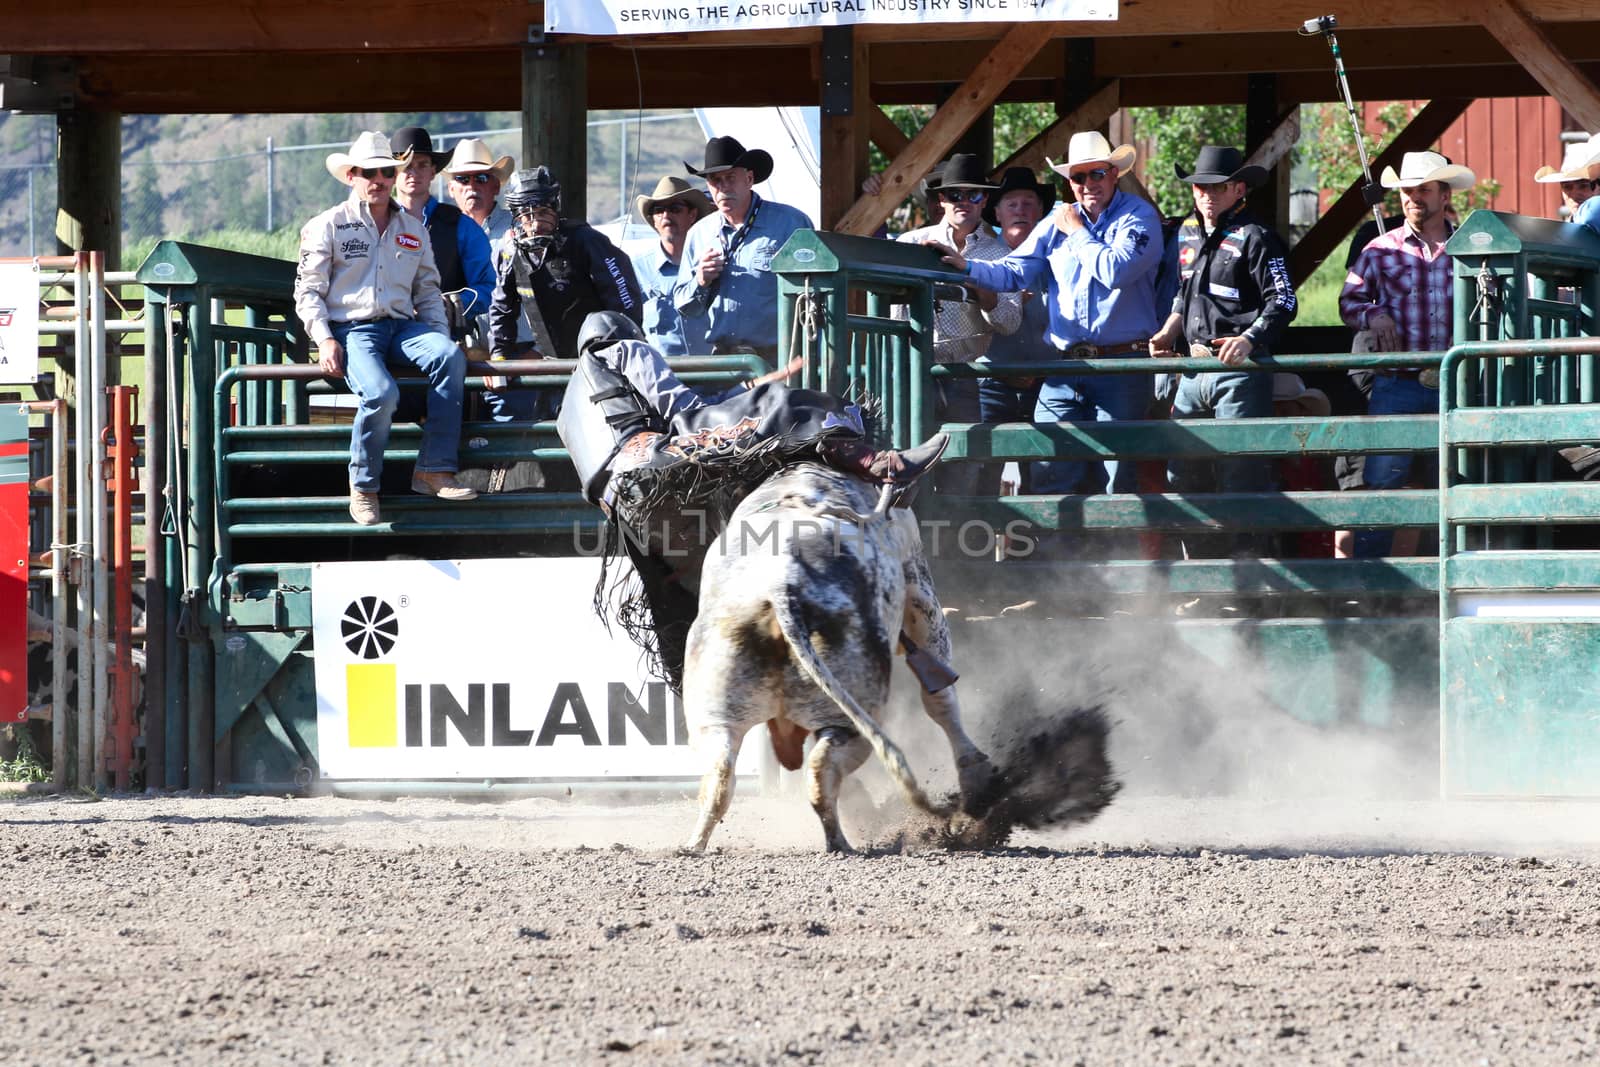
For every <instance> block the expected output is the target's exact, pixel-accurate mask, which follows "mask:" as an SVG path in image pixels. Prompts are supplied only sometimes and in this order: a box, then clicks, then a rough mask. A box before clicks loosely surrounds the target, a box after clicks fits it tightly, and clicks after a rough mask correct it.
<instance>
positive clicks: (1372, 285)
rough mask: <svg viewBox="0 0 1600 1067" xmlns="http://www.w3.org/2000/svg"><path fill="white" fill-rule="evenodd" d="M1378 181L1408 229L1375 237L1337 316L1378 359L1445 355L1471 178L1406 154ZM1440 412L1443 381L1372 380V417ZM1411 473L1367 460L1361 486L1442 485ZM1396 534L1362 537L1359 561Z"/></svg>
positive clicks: (1423, 469)
mask: <svg viewBox="0 0 1600 1067" xmlns="http://www.w3.org/2000/svg"><path fill="white" fill-rule="evenodd" d="M1379 180H1380V181H1381V182H1382V183H1383V186H1384V188H1386V189H1398V190H1400V208H1401V211H1402V212H1403V213H1404V215H1405V222H1404V224H1403V225H1401V226H1399V227H1396V228H1395V229H1393V230H1390V231H1388V232H1387V233H1384V234H1381V235H1379V236H1377V237H1374V238H1373V239H1372V240H1371V241H1369V242H1368V243H1367V246H1366V247H1365V248H1363V249H1362V250H1361V255H1360V256H1359V257H1357V259H1356V261H1355V264H1354V265H1353V266H1352V267H1351V268H1350V273H1349V275H1348V276H1347V277H1346V278H1345V283H1344V291H1343V292H1341V293H1340V294H1339V314H1340V317H1342V318H1343V319H1344V321H1345V325H1347V326H1349V327H1350V328H1351V329H1352V330H1357V331H1361V330H1367V331H1370V332H1371V335H1372V344H1373V348H1374V349H1375V350H1377V351H1379V352H1443V351H1444V350H1445V349H1447V348H1449V347H1450V343H1451V340H1452V334H1453V329H1454V315H1453V303H1454V301H1453V295H1454V291H1455V289H1454V285H1455V283H1454V277H1453V267H1452V264H1451V261H1450V257H1449V256H1448V255H1446V254H1445V250H1444V246H1445V242H1446V241H1448V240H1449V239H1450V235H1451V234H1452V233H1453V232H1455V227H1454V226H1453V225H1451V223H1450V219H1449V217H1448V215H1447V211H1448V209H1449V207H1450V194H1451V193H1452V192H1454V191H1458V190H1464V189H1471V188H1472V187H1473V185H1474V184H1475V183H1476V182H1477V178H1476V177H1475V176H1474V175H1473V173H1472V171H1470V170H1468V169H1467V168H1466V167H1461V166H1456V165H1455V164H1453V163H1451V162H1450V161H1449V160H1448V159H1446V158H1445V157H1444V156H1442V155H1440V154H1439V153H1437V152H1407V153H1406V154H1405V155H1404V156H1403V157H1402V158H1401V160H1400V170H1399V172H1398V173H1396V171H1395V169H1394V168H1393V167H1385V168H1384V169H1383V173H1382V174H1381V175H1380V176H1379ZM1438 410H1439V380H1438V374H1437V372H1435V371H1432V370H1423V369H1421V368H1417V367H1408V368H1400V369H1392V368H1386V369H1383V370H1380V371H1378V372H1377V373H1376V375H1375V376H1374V377H1373V380H1372V395H1371V397H1370V398H1369V399H1368V401H1367V414H1369V415H1401V414H1410V415H1416V414H1431V413H1435V412H1437V411H1438ZM1418 458H1419V459H1420V462H1419V463H1417V464H1416V465H1415V466H1413V457H1411V456H1409V455H1406V454H1403V453H1401V454H1395V455H1377V456H1367V457H1366V460H1365V462H1364V464H1363V466H1362V485H1363V486H1364V487H1365V488H1367V489H1399V488H1401V487H1402V486H1404V485H1405V484H1406V483H1407V482H1408V481H1409V480H1410V479H1411V478H1412V475H1413V473H1415V475H1416V476H1417V477H1418V478H1419V479H1420V480H1421V481H1422V482H1423V483H1424V484H1428V483H1431V482H1432V481H1433V480H1435V479H1437V477H1438V471H1437V469H1436V465H1435V464H1434V463H1432V462H1430V461H1429V460H1428V459H1427V458H1426V457H1418ZM1393 541H1394V536H1393V532H1392V531H1389V530H1365V531H1362V532H1360V533H1357V534H1356V537H1355V553H1356V555H1358V556H1383V555H1387V554H1388V553H1389V551H1390V548H1391V547H1392V545H1393Z"/></svg>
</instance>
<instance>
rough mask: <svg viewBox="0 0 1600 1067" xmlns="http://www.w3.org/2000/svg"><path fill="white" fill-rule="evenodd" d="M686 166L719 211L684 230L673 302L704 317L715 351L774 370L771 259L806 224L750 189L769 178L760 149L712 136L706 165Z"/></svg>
mask: <svg viewBox="0 0 1600 1067" xmlns="http://www.w3.org/2000/svg"><path fill="white" fill-rule="evenodd" d="M683 166H684V169H685V170H687V171H688V172H689V173H690V174H693V175H695V176H696V177H700V178H704V179H705V180H706V185H707V186H709V187H710V189H711V201H712V203H713V204H714V205H715V206H716V209H717V210H716V214H714V215H708V216H706V217H705V218H703V219H701V220H700V221H699V222H697V223H695V224H694V226H693V227H692V228H691V229H690V230H689V237H688V239H687V240H686V241H685V242H684V249H683V262H682V266H681V267H680V268H679V271H678V283H677V285H676V287H675V288H674V290H673V301H674V303H676V304H677V306H678V311H679V312H680V313H681V314H682V315H683V317H684V318H685V319H694V318H701V317H704V318H705V319H706V338H707V340H709V341H710V342H711V345H712V349H713V351H716V352H754V353H756V354H757V355H759V356H761V357H763V358H764V359H766V361H767V362H768V363H769V364H775V363H776V362H777V355H778V276H777V275H776V274H774V273H773V271H772V257H773V256H775V255H777V253H778V249H780V248H782V247H783V243H784V242H785V241H787V240H788V239H789V235H790V234H792V233H794V231H796V230H800V229H809V228H810V227H811V220H810V219H808V218H807V217H806V215H805V213H804V212H802V211H800V210H799V209H798V208H793V207H790V206H789V205H788V204H780V203H777V202H776V201H771V200H766V199H764V198H763V197H762V196H761V195H760V194H758V193H757V192H756V191H755V187H756V186H757V185H759V184H761V183H762V182H764V181H766V180H767V178H769V177H770V176H771V175H772V156H771V155H770V154H768V153H766V152H763V151H762V150H761V149H759V148H752V149H746V148H745V147H744V145H742V144H740V143H739V142H738V141H737V140H735V139H734V138H732V137H713V138H711V140H709V141H707V142H706V150H705V163H704V165H703V166H701V167H700V168H698V169H696V168H695V167H693V166H691V165H690V164H689V163H688V162H685V163H684V165H683Z"/></svg>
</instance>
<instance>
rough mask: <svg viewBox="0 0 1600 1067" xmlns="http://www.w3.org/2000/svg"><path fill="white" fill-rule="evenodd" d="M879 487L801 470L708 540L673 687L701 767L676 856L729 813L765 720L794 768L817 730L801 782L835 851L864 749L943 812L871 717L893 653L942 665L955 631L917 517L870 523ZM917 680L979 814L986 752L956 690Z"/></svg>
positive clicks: (897, 512) (892, 516)
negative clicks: (695, 810)
mask: <svg viewBox="0 0 1600 1067" xmlns="http://www.w3.org/2000/svg"><path fill="white" fill-rule="evenodd" d="M876 493H877V490H876V489H875V488H874V487H872V486H870V485H868V484H867V483H866V482H864V481H862V480H860V479H858V478H856V477H853V476H851V475H847V474H842V473H840V472H838V471H835V470H831V469H829V468H826V467H822V466H820V465H818V464H814V463H802V464H798V465H796V466H793V467H789V468H787V469H785V470H784V471H782V472H780V473H778V474H776V475H774V476H773V477H772V478H770V479H768V480H767V481H766V482H765V483H764V484H763V485H762V486H761V487H760V488H759V489H757V490H756V491H755V492H753V493H751V494H750V495H749V496H748V497H746V498H745V499H744V501H743V502H741V503H740V505H739V507H738V508H737V509H736V510H735V512H734V514H733V517H732V518H731V519H730V520H729V522H728V524H727V526H726V527H725V528H724V530H723V532H722V534H721V535H720V536H719V537H718V538H717V540H716V541H714V542H713V543H712V545H711V547H710V550H709V552H708V553H707V555H706V559H705V565H704V569H703V572H702V576H701V583H700V609H699V614H698V616H697V617H696V619H695V622H694V625H693V627H692V628H691V630H690V631H689V638H688V648H687V655H686V660H685V668H684V687H683V696H684V714H685V716H686V718H687V721H688V725H689V728H690V733H691V735H692V737H693V738H694V742H695V744H696V746H697V749H698V750H699V751H700V752H701V753H702V754H703V755H704V756H705V757H706V759H707V760H709V762H710V766H709V767H708V768H707V770H706V772H705V775H704V777H703V779H702V781H701V785H700V809H701V810H700V819H699V823H698V825H697V826H696V827H695V830H694V833H693V835H691V837H690V838H689V840H688V842H687V843H686V844H685V846H684V847H685V851H689V852H701V851H703V850H704V849H705V846H706V843H707V841H708V840H709V839H710V837H711V832H712V830H713V829H715V828H716V825H717V823H718V822H719V821H721V819H722V817H723V816H724V815H725V814H726V813H727V810H728V804H729V802H730V801H731V799H732V794H733V770H734V762H735V760H736V759H737V757H738V754H739V748H740V745H741V743H742V742H743V740H744V737H745V735H746V734H747V733H748V732H749V731H750V729H751V728H752V727H755V726H759V725H760V724H762V723H766V724H767V725H768V727H769V729H770V731H771V736H772V740H773V745H774V748H775V749H776V750H777V753H778V756H779V759H780V762H782V763H783V764H784V765H785V766H787V767H789V768H790V769H797V768H798V766H799V763H800V742H801V741H802V740H803V739H804V737H805V735H806V733H808V732H809V733H812V734H815V736H816V741H815V744H814V745H813V747H812V750H811V755H810V759H809V761H808V762H807V768H806V774H807V786H808V793H809V796H810V800H811V806H812V808H813V809H814V810H815V811H816V813H817V817H818V818H819V819H820V820H821V821H822V830H823V834H824V836H825V839H826V843H827V848H828V851H830V852H843V851H849V850H850V844H849V842H848V841H846V840H845V836H844V833H843V831H842V830H841V829H840V826H839V811H838V797H839V787H840V784H841V782H842V781H843V779H844V777H845V776H846V775H848V774H849V773H850V772H852V771H854V770H856V769H857V768H858V767H860V766H861V765H862V763H864V762H865V761H866V759H867V756H868V754H869V752H876V753H877V755H878V758H879V759H880V760H882V761H883V763H884V766H885V767H886V768H887V769H888V771H889V773H890V775H891V776H892V777H893V778H894V780H895V782H896V783H897V784H898V785H899V787H900V788H901V789H902V790H903V791H904V792H905V794H906V796H907V797H908V798H909V799H910V800H911V802H912V803H913V804H915V805H916V806H918V807H919V808H921V809H923V810H924V811H928V812H932V813H935V814H941V815H943V814H948V813H947V812H940V811H937V810H936V808H935V806H934V805H933V804H932V803H930V801H929V800H928V798H927V796H926V795H925V794H924V793H923V791H922V788H921V787H920V786H919V785H918V783H917V780H916V777H915V775H913V773H912V771H911V768H910V766H909V765H908V764H907V762H906V759H905V756H904V755H903V754H902V753H901V751H900V749H899V748H898V747H897V746H896V745H895V743H894V742H893V741H892V740H891V739H890V738H889V737H888V736H887V735H886V734H885V733H884V732H883V729H882V728H881V727H880V725H879V723H878V718H877V716H878V713H879V712H880V711H881V709H882V708H883V707H884V705H885V703H886V701H887V700H888V696H889V679H890V673H891V671H892V670H893V667H894V660H895V654H896V649H897V646H900V647H904V648H905V649H906V650H908V651H909V650H911V649H913V648H921V649H923V650H926V651H927V652H928V653H931V654H932V655H933V656H934V657H937V658H938V659H939V660H941V661H948V659H949V656H950V631H949V628H948V627H947V626H946V624H945V620H944V613H943V610H942V609H941V607H940V605H939V598H938V595H937V594H936V593H935V592H934V588H933V582H932V580H931V577H930V575H929V572H928V564H927V560H926V559H925V558H924V557H923V553H922V543H921V540H920V539H919V536H918V531H917V523H916V519H915V518H914V517H913V516H912V514H911V512H910V511H908V510H905V509H892V510H890V511H889V512H888V513H887V514H885V515H881V516H874V515H873V514H872V513H873V508H874V503H875V497H876ZM952 677H953V676H952ZM936 684H937V683H936ZM927 688H928V687H926V686H924V687H922V705H923V708H924V709H925V710H926V711H927V713H928V716H929V717H930V718H932V719H933V721H934V722H935V723H937V724H938V725H939V727H940V729H942V730H943V731H944V734H945V736H946V738H948V740H949V743H950V748H951V752H952V755H953V756H954V757H955V761H956V767H957V771H958V776H959V779H960V787H961V797H962V806H963V808H964V809H966V810H968V811H969V812H971V813H976V812H975V811H974V809H975V808H976V807H977V806H979V804H981V801H980V800H979V799H978V798H980V797H982V796H983V795H984V794H985V793H986V792H988V791H989V790H990V787H991V785H992V784H993V783H992V778H993V770H992V768H991V765H990V762H989V759H988V757H987V756H985V755H984V753H983V752H981V751H980V750H979V749H978V747H977V746H976V745H974V744H973V742H972V740H971V739H970V738H969V737H968V736H967V734H966V732H965V731H964V730H963V729H962V726H961V712H960V707H959V705H958V703H957V700H956V694H955V688H954V686H953V685H945V686H944V687H943V688H940V689H938V691H937V692H928V691H927Z"/></svg>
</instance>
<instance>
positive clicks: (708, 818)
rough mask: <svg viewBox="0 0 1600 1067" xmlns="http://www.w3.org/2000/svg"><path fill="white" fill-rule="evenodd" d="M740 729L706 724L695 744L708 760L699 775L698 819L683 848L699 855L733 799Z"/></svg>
mask: <svg viewBox="0 0 1600 1067" xmlns="http://www.w3.org/2000/svg"><path fill="white" fill-rule="evenodd" d="M743 739H744V736H743V731H736V730H733V729H730V728H728V727H708V728H704V729H702V730H701V732H700V737H699V741H698V747H699V749H700V751H701V752H702V753H704V754H705V755H706V756H707V757H708V758H709V759H710V761H711V765H710V766H709V767H707V768H706V772H705V774H704V775H702V776H701V778H700V821H699V822H698V823H696V824H695V828H694V833H693V834H691V835H690V836H689V840H688V841H686V842H685V843H684V845H683V849H682V851H684V852H689V853H694V854H696V855H698V854H699V853H701V852H704V851H705V850H706V842H708V841H710V840H711V831H713V830H715V829H716V828H717V823H719V822H721V821H722V817H723V816H724V815H726V814H728V805H729V804H730V803H732V802H733V765H734V763H735V762H737V760H738V759H739V744H740V742H741V741H742V740H743Z"/></svg>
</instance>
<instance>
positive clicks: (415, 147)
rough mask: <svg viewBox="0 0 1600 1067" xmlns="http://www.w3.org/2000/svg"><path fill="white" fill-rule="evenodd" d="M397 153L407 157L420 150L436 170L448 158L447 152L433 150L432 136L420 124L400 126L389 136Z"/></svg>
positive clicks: (390, 142)
mask: <svg viewBox="0 0 1600 1067" xmlns="http://www.w3.org/2000/svg"><path fill="white" fill-rule="evenodd" d="M389 144H390V145H392V146H393V147H394V148H395V150H396V153H397V154H404V155H405V156H407V157H408V158H409V157H410V156H412V155H413V154H415V153H418V152H421V153H423V154H424V155H427V156H428V157H430V158H431V159H432V160H433V168H434V169H435V170H438V169H439V168H440V167H442V166H444V164H445V161H446V160H448V159H449V158H450V153H448V152H435V151H434V150H433V138H432V137H430V136H428V131H427V130H425V129H423V128H422V127H421V126H402V127H400V128H399V129H398V130H396V131H394V136H393V137H391V138H389Z"/></svg>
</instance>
